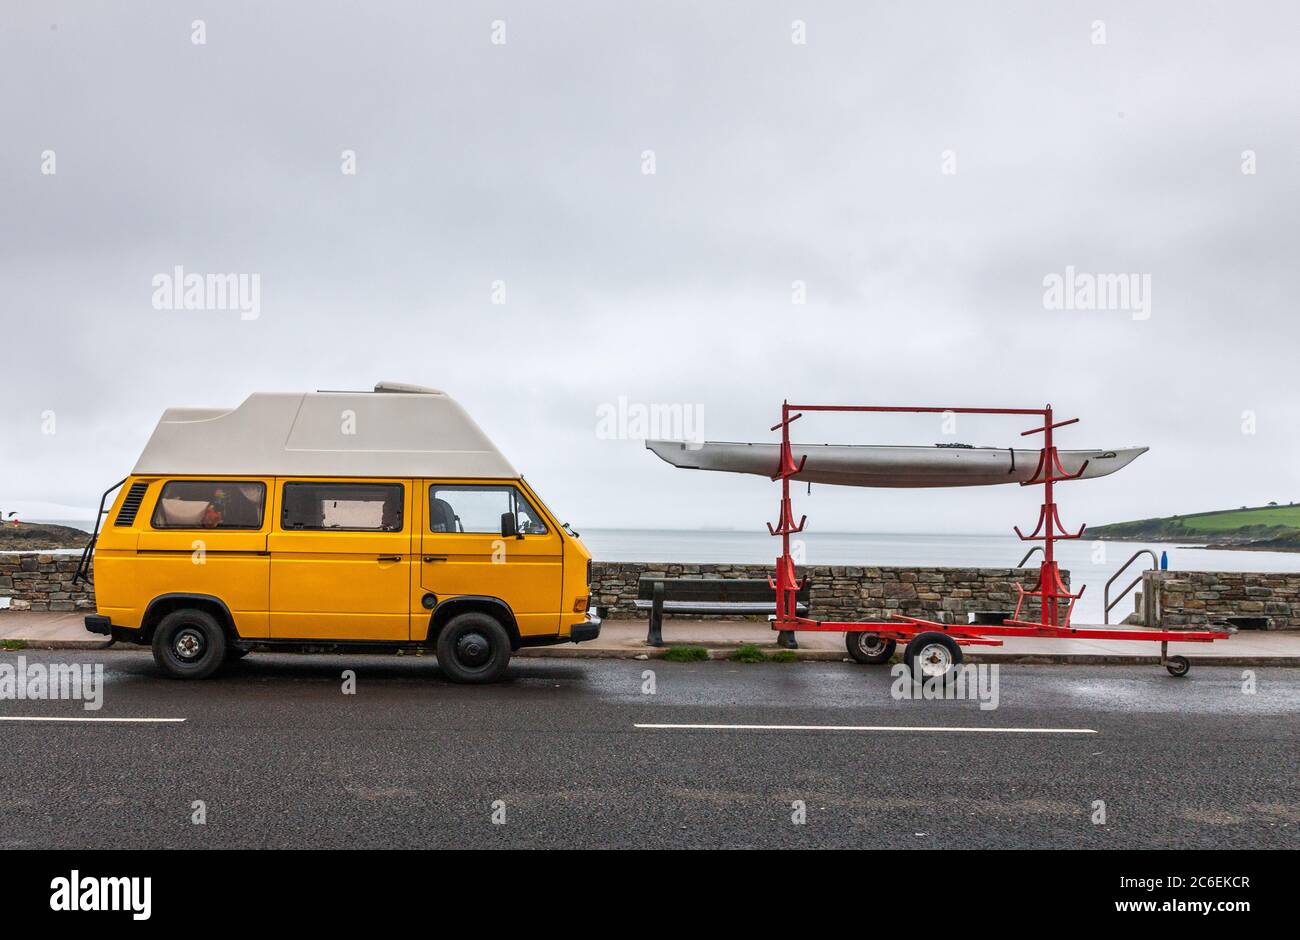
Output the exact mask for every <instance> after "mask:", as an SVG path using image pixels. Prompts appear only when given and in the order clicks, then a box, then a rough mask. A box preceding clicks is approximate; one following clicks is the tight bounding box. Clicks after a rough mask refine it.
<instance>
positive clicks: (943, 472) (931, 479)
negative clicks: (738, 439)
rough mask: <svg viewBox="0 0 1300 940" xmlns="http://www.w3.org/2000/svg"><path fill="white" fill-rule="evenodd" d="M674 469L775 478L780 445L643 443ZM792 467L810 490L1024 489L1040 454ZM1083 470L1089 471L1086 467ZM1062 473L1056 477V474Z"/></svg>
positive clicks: (1110, 465) (851, 457)
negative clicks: (830, 486) (819, 485)
mask: <svg viewBox="0 0 1300 940" xmlns="http://www.w3.org/2000/svg"><path fill="white" fill-rule="evenodd" d="M645 446H646V448H647V449H649V450H651V451H653V452H654V453H655V454H656V455H658V456H659V457H660V458H662V459H663V460H666V461H667V462H668V463H670V464H672V465H673V466H674V467H681V468H682V469H685V470H717V471H721V472H724V473H752V474H756V475H758V476H766V477H774V476H775V475H776V472H777V469H778V466H779V464H780V459H781V445H779V444H743V443H727V442H717V441H706V442H704V443H699V444H697V443H689V442H682V441H646V443H645ZM790 449H791V451H792V452H793V454H794V459H795V463H798V462H799V461H800V460H802V459H803V458H804V457H807V458H808V462H807V463H806V464H805V465H804V468H803V470H802V471H801V472H800V473H797V474H795V476H793V477H791V479H793V480H799V481H802V482H805V483H828V484H833V485H837V486H879V487H933V486H992V485H995V484H998V483H1027V482H1029V481H1030V480H1031V479H1034V473H1035V471H1037V470H1038V459H1039V455H1040V453H1041V452H1040V451H1038V450H1024V449H1014V450H1013V449H1011V448H1007V447H906V446H903V447H899V446H886V445H876V444H792V445H791V446H790ZM1146 451H1147V448H1145V447H1127V448H1123V449H1120V450H1058V451H1057V455H1058V457H1059V458H1060V461H1061V467H1062V468H1063V469H1064V470H1065V472H1066V474H1075V473H1078V472H1079V470H1080V469H1081V468H1082V469H1083V474H1082V476H1080V477H1079V479H1082V480H1091V479H1095V478H1097V477H1104V476H1107V475H1108V474H1111V473H1114V472H1115V471H1116V470H1121V469H1123V468H1124V467H1127V466H1128V465H1129V464H1130V463H1132V462H1133V461H1134V460H1136V459H1137V458H1138V457H1139V456H1141V455H1142V454H1144V453H1146ZM1085 464H1086V466H1085ZM1058 473H1059V471H1058Z"/></svg>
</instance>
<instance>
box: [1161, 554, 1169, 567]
mask: <svg viewBox="0 0 1300 940" xmlns="http://www.w3.org/2000/svg"><path fill="white" fill-rule="evenodd" d="M1160 570H1161V571H1168V570H1169V553H1168V552H1161V553H1160Z"/></svg>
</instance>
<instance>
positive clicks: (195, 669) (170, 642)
mask: <svg viewBox="0 0 1300 940" xmlns="http://www.w3.org/2000/svg"><path fill="white" fill-rule="evenodd" d="M153 659H154V662H156V663H157V664H158V667H159V668H160V669H162V671H163V672H165V673H167V675H169V676H171V677H172V678H173V679H206V678H207V677H208V676H210V675H212V674H213V673H214V672H216V671H217V667H219V666H220V665H221V664H222V663H223V662H224V661H225V659H226V632H225V631H224V630H222V629H221V624H219V623H218V622H217V618H216V617H214V616H212V615H211V614H210V613H208V612H207V611H206V610H195V609H193V608H183V609H181V610H173V611H172V612H171V613H170V614H168V615H167V616H166V617H163V619H162V621H161V622H159V624H158V627H157V629H155V630H154V632H153Z"/></svg>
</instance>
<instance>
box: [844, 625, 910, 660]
mask: <svg viewBox="0 0 1300 940" xmlns="http://www.w3.org/2000/svg"><path fill="white" fill-rule="evenodd" d="M844 645H845V646H847V647H848V649H849V655H850V656H852V657H853V660H854V661H855V662H859V663H862V665H864V666H876V665H879V664H880V663H887V662H889V658H890V657H891V656H893V655H894V649H895V648H896V647H897V646H898V644H897V643H895V642H894V641H893V640H882V639H881V638H880V635H879V634H877V633H864V632H861V631H859V632H856V633H846V634H844Z"/></svg>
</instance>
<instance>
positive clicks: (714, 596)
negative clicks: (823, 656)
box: [636, 578, 812, 649]
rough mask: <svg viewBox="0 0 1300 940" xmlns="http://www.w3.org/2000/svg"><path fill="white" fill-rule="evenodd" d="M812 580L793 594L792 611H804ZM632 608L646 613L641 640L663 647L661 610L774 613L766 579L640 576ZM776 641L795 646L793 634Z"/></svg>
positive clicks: (781, 635)
mask: <svg viewBox="0 0 1300 940" xmlns="http://www.w3.org/2000/svg"><path fill="white" fill-rule="evenodd" d="M811 590H812V582H807V583H805V584H804V586H803V588H802V589H801V590H800V591H799V594H798V595H797V596H796V602H797V603H796V610H797V611H798V613H799V614H801V615H803V614H807V613H808V596H809V593H810V591H811ZM636 609H637V610H645V611H649V613H650V629H649V630H648V631H647V632H646V638H645V641H646V643H648V644H649V645H651V646H663V645H664V636H663V625H664V613H665V612H667V613H670V614H720V615H723V616H726V615H728V614H731V615H744V614H768V615H769V616H773V617H775V616H776V593H775V592H774V591H773V590H772V587H771V585H769V584H768V583H767V579H766V578H641V579H640V580H639V581H638V582H637V600H636ZM777 643H779V644H780V645H781V646H784V647H786V648H787V649H797V645H796V644H795V640H794V633H793V632H791V631H789V630H782V631H780V633H779V635H778V636H777Z"/></svg>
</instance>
